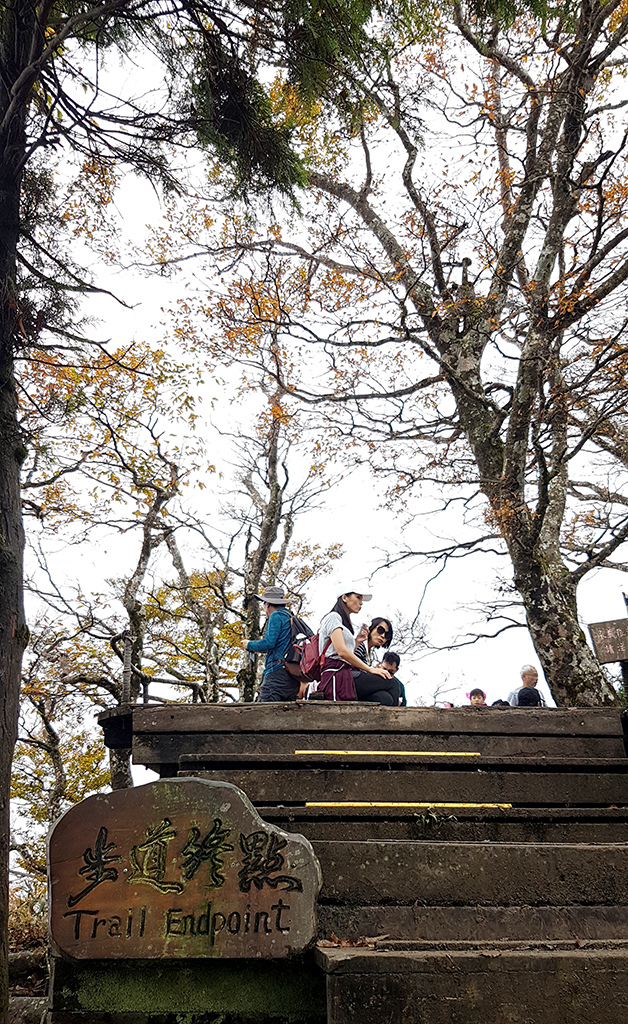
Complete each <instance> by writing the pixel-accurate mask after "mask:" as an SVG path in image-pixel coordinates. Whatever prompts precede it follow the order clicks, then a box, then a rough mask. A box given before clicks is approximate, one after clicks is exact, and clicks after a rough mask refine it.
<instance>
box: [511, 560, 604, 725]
mask: <svg viewBox="0 0 628 1024" xmlns="http://www.w3.org/2000/svg"><path fill="white" fill-rule="evenodd" d="M513 561H514V559H513ZM523 561H524V559H523V558H522V557H521V556H520V557H519V558H518V559H517V561H516V562H515V586H516V587H517V590H518V591H519V593H520V594H521V596H522V598H523V603H524V607H525V610H526V620H527V624H528V629H529V630H530V636H531V637H532V642H533V644H534V648H535V650H536V653H537V654H538V656H539V661H540V662H541V665H542V666H543V672H544V673H545V678H546V679H547V681H548V683H549V686H550V690H551V692H552V696H553V697H554V700H555V701H556V703H557V704H558V705H567V706H578V707H599V706H600V705H614V704H617V705H619V697H618V695H617V694H616V693H615V690H614V689H613V687H612V686H611V685H610V683H609V682H608V680H607V678H606V676H605V675H604V673H603V672H602V669H601V668H600V666H599V664H598V662H597V659H596V658H595V656H594V654H593V652H592V651H591V648H590V647H589V645H588V644H587V641H586V638H585V635H584V633H583V632H582V629H581V628H580V625H579V623H578V612H577V606H576V592H575V586H574V584H573V581H572V580H571V579H570V578H569V575H568V573H567V571H566V570H563V574H562V575H561V574H559V573H556V574H553V573H552V572H551V567H549V566H545V567H543V566H541V565H540V564H539V563H538V562H537V561H535V560H534V559H529V560H527V565H526V566H525V567H524V566H523V565H522V564H521V563H522V562H523Z"/></svg>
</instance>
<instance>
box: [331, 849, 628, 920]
mask: <svg viewBox="0 0 628 1024" xmlns="http://www.w3.org/2000/svg"><path fill="white" fill-rule="evenodd" d="M313 847H314V851H315V853H316V856H317V857H318V859H319V861H320V864H321V868H322V872H323V888H322V891H321V896H320V899H321V901H322V902H323V903H343V904H347V903H349V904H355V905H368V904H371V905H377V904H380V905H381V904H406V905H410V906H412V905H414V904H418V905H419V906H443V905H451V906H502V907H508V906H569V905H587V904H589V905H610V906H615V905H627V904H628V845H626V844H623V843H617V844H604V845H599V846H588V845H584V844H569V843H562V844H549V843H548V844H543V843H537V844H532V843H530V844H516V843H502V844H499V845H496V844H493V843H438V842H425V841H419V842H404V841H371V842H342V841H340V842H324V841H322V842H314V843H313Z"/></svg>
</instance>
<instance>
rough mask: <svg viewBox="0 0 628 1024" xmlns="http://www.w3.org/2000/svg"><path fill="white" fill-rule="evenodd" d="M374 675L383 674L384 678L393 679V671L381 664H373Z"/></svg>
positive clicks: (372, 672)
mask: <svg viewBox="0 0 628 1024" xmlns="http://www.w3.org/2000/svg"><path fill="white" fill-rule="evenodd" d="M371 675H372V676H382V677H383V678H384V679H392V675H391V673H390V672H389V671H388V669H387V668H382V666H381V665H373V666H372V668H371Z"/></svg>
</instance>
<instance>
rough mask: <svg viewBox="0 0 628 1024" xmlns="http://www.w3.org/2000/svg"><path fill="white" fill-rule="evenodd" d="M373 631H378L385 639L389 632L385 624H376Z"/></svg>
mask: <svg viewBox="0 0 628 1024" xmlns="http://www.w3.org/2000/svg"><path fill="white" fill-rule="evenodd" d="M375 632H376V633H379V635H380V636H383V637H385V638H386V639H387V640H388V638H389V637H390V632H389V630H388V627H387V626H382V625H379V626H376V627H375Z"/></svg>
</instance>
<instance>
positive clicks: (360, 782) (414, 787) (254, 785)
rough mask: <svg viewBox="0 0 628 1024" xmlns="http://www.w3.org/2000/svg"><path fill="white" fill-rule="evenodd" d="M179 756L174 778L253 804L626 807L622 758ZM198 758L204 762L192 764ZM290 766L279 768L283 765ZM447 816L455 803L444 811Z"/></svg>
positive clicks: (626, 765) (627, 783) (627, 779)
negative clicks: (204, 783)
mask: <svg viewBox="0 0 628 1024" xmlns="http://www.w3.org/2000/svg"><path fill="white" fill-rule="evenodd" d="M192 758H193V759H190V758H182V765H181V768H182V770H181V772H180V773H179V774H180V775H191V776H200V777H201V778H206V779H214V780H216V781H222V782H230V783H232V784H233V785H234V786H237V787H238V788H239V789H242V790H244V792H245V793H246V795H247V796H248V798H249V800H251V801H252V802H253V803H254V804H264V805H269V804H283V805H290V804H292V805H299V804H308V803H321V802H323V803H333V802H343V803H346V802H353V803H356V802H357V803H360V802H385V803H386V802H397V803H399V802H406V803H423V804H428V805H429V804H432V803H455V804H458V805H459V804H468V803H474V804H477V803H479V804H486V803H490V804H510V805H512V806H515V807H526V806H527V807H537V806H552V807H556V806H561V805H562V806H568V807H583V808H584V807H611V806H624V805H628V774H627V772H628V760H624V761H621V760H619V759H618V760H615V759H613V760H611V761H610V762H603V764H604V763H609V764H610V765H611V767H609V769H608V770H604V769H602V770H594V768H593V764H591V763H588V764H587V765H584V764H583V765H581V766H580V767H574V766H573V764H572V763H569V764H566V765H565V766H563V767H562V768H561V767H560V766H558V765H551V766H538V770H537V768H535V767H534V766H532V765H530V766H527V765H522V764H520V763H519V765H517V764H508V765H501V766H497V765H495V766H493V767H492V768H491V767H490V766H489V765H488V764H487V765H486V766H484V765H482V767H481V768H480V767H476V766H475V765H473V766H469V765H468V764H466V763H465V764H460V763H457V764H456V765H453V764H451V763H450V764H448V765H443V764H440V763H439V764H435V763H433V762H430V763H429V764H428V763H422V764H415V763H414V761H413V763H407V762H406V761H405V759H403V758H400V759H397V761H398V763H397V762H395V763H394V764H392V763H390V762H388V761H386V762H385V763H383V764H382V763H379V762H378V763H376V764H366V763H365V764H362V765H361V766H360V764H359V762H357V761H356V762H355V763H353V762H352V763H351V765H350V766H348V767H346V768H345V767H343V766H342V763H338V762H337V761H331V760H328V761H326V762H319V763H318V764H316V763H314V762H313V761H308V760H304V761H302V762H299V764H296V763H295V762H294V759H290V760H289V761H286V760H284V761H283V762H281V761H279V760H277V759H276V758H275V757H272V758H270V759H267V760H265V759H263V758H260V757H259V756H255V757H252V758H251V759H250V760H249V759H247V758H246V757H245V756H243V755H234V760H233V761H232V762H229V760H228V759H226V758H224V757H222V756H221V757H218V758H217V759H216V760H213V759H211V758H209V757H207V755H201V760H200V762H199V760H198V759H197V758H198V755H192ZM199 763H201V764H205V765H210V764H211V765H212V767H211V768H209V767H207V768H205V769H198V768H196V767H194V765H198V764H199ZM288 764H290V765H291V767H290V769H289V770H287V765H288ZM452 813H455V808H452Z"/></svg>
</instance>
